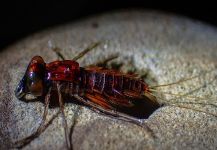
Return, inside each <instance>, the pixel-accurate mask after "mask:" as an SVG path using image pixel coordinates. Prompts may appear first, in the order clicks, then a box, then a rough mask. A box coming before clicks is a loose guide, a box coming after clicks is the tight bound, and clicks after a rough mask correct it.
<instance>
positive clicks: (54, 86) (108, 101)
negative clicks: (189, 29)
mask: <svg viewBox="0 0 217 150" xmlns="http://www.w3.org/2000/svg"><path fill="white" fill-rule="evenodd" d="M98 44H99V43H94V44H93V45H91V46H90V47H88V48H87V49H85V50H84V51H82V52H81V53H79V54H78V55H77V56H76V57H74V58H73V59H72V60H65V59H64V57H63V55H62V54H61V53H60V52H59V49H58V48H53V50H54V51H55V52H56V53H57V55H58V56H59V57H60V58H61V59H62V60H61V61H59V60H58V61H54V62H50V63H45V62H44V60H43V58H42V57H40V56H35V57H33V58H32V60H31V61H30V63H29V65H28V67H27V70H26V72H25V74H24V77H23V78H22V80H21V81H20V83H19V85H18V86H17V88H16V90H15V95H16V97H17V98H18V99H20V100H23V101H26V102H31V101H35V100H37V99H40V100H42V102H43V103H44V104H45V109H44V113H43V118H42V122H41V124H40V126H39V128H38V129H37V131H36V132H35V133H33V134H32V135H30V136H29V137H27V138H24V139H22V140H20V141H17V142H15V146H14V147H16V148H22V147H24V146H26V145H27V144H29V143H30V142H31V141H32V140H33V139H34V138H35V137H37V136H39V135H40V133H41V132H43V131H44V130H45V128H46V126H47V125H46V124H45V121H46V116H47V113H48V108H49V104H50V102H51V100H52V101H53V100H54V99H51V97H52V95H53V94H56V95H58V96H56V98H57V100H56V101H57V102H58V104H59V108H60V113H61V114H62V119H63V126H64V129H65V138H66V145H67V148H68V149H72V148H73V147H72V144H71V139H70V138H69V132H68V127H67V121H66V119H65V114H64V102H65V101H64V100H65V98H67V99H69V100H68V101H70V102H73V103H76V104H79V105H82V106H86V107H88V108H90V109H91V110H93V111H96V112H100V113H102V114H105V115H109V116H111V117H114V118H117V119H121V120H125V121H128V122H132V123H135V124H137V125H140V126H143V127H146V126H145V125H144V122H143V120H144V119H147V118H148V117H149V116H150V115H151V114H152V112H154V111H155V110H156V109H158V108H159V107H160V106H161V105H160V104H159V103H158V101H157V96H155V95H154V94H153V93H152V92H154V91H156V89H155V88H156V87H155V88H154V87H153V88H152V87H151V86H149V85H148V84H146V82H145V81H144V80H142V79H140V78H138V77H136V76H135V75H134V74H127V73H122V72H120V71H117V70H112V69H106V68H104V67H99V63H97V64H96V65H95V66H93V65H90V66H88V67H80V66H79V63H78V62H77V60H78V59H79V58H81V57H82V56H84V55H85V54H86V53H87V52H89V51H90V50H92V49H93V48H95V47H96V46H97V45H98ZM114 58H116V56H112V57H111V58H108V59H106V60H105V61H104V62H103V63H107V62H108V61H110V60H112V59H114ZM100 63H101V64H102V62H100ZM187 80H189V79H187ZM185 81H186V80H185ZM179 82H184V81H179ZM177 83H178V82H177ZM167 85H170V84H167ZM163 86H165V85H163ZM171 105H172V104H171ZM177 106H178V107H182V108H187V109H191V108H189V107H185V106H179V105H177ZM193 110H196V111H200V112H204V111H202V110H197V109H193ZM205 113H206V112H205ZM211 115H214V116H217V115H215V114H211Z"/></svg>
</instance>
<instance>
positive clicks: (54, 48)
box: [50, 42, 100, 61]
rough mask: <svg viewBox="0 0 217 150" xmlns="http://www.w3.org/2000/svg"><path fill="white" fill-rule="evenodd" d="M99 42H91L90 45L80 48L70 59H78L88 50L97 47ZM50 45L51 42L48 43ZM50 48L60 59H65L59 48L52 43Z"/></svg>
mask: <svg viewBox="0 0 217 150" xmlns="http://www.w3.org/2000/svg"><path fill="white" fill-rule="evenodd" d="M99 44H100V43H99V42H96V43H93V44H92V45H90V46H88V47H87V48H86V49H84V50H82V51H81V52H80V53H78V54H77V55H76V56H75V57H74V58H73V59H72V60H74V61H77V60H78V59H80V58H81V57H83V56H84V55H85V54H86V53H88V52H89V51H91V50H93V49H94V48H95V47H97V46H98V45H99ZM50 45H51V44H50ZM50 47H51V49H52V50H53V51H54V52H55V53H56V54H57V56H58V57H60V58H61V60H65V57H64V56H63V54H62V53H61V52H60V51H61V49H60V48H58V47H53V46H52V45H51V46H50Z"/></svg>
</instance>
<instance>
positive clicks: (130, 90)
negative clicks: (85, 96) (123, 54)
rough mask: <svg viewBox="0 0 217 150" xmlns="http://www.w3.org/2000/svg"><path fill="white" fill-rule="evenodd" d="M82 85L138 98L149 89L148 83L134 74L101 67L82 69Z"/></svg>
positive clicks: (92, 90) (89, 88) (93, 89)
mask: <svg viewBox="0 0 217 150" xmlns="http://www.w3.org/2000/svg"><path fill="white" fill-rule="evenodd" d="M81 86H82V87H83V88H84V89H86V90H88V91H89V92H97V93H101V94H103V93H104V94H107V95H108V96H112V97H123V96H127V97H132V98H138V97H140V96H141V94H143V93H144V92H145V91H147V90H148V86H147V84H146V83H145V82H144V81H142V80H141V79H136V78H135V76H133V75H129V74H123V73H120V72H116V71H113V70H107V69H101V68H89V69H81Z"/></svg>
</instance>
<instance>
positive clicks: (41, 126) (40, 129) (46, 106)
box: [14, 88, 57, 148]
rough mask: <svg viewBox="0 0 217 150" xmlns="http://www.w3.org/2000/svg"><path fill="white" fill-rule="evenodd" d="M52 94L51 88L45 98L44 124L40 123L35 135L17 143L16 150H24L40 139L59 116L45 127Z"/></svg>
mask: <svg viewBox="0 0 217 150" xmlns="http://www.w3.org/2000/svg"><path fill="white" fill-rule="evenodd" d="M50 92H51V88H50V89H49V91H48V94H47V95H46V97H45V109H44V114H43V117H42V122H41V123H40V125H39V127H38V129H37V131H36V132H35V133H33V134H32V135H30V136H28V137H26V138H24V139H22V140H20V141H17V142H15V146H14V148H22V147H24V146H26V145H27V144H29V143H30V142H31V141H32V140H34V139H35V138H36V137H38V136H39V135H40V134H41V133H42V132H43V131H44V130H45V129H46V128H47V127H48V125H49V124H50V123H51V122H52V121H53V120H54V118H55V117H56V116H57V115H55V116H54V117H53V118H52V119H51V120H50V121H49V122H48V123H47V124H46V125H45V121H46V116H47V113H48V107H49V103H50Z"/></svg>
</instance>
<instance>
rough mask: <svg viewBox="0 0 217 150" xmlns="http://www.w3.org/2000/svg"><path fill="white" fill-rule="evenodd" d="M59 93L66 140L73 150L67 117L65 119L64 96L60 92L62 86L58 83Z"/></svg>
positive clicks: (68, 146) (69, 147)
mask: <svg viewBox="0 0 217 150" xmlns="http://www.w3.org/2000/svg"><path fill="white" fill-rule="evenodd" d="M57 92H58V96H59V105H60V111H61V114H62V121H63V122H62V124H63V127H64V130H65V139H66V145H67V148H68V149H72V147H71V145H70V143H71V142H70V140H69V131H68V125H67V121H66V117H65V113H64V104H63V100H62V95H61V92H60V84H59V83H57Z"/></svg>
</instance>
